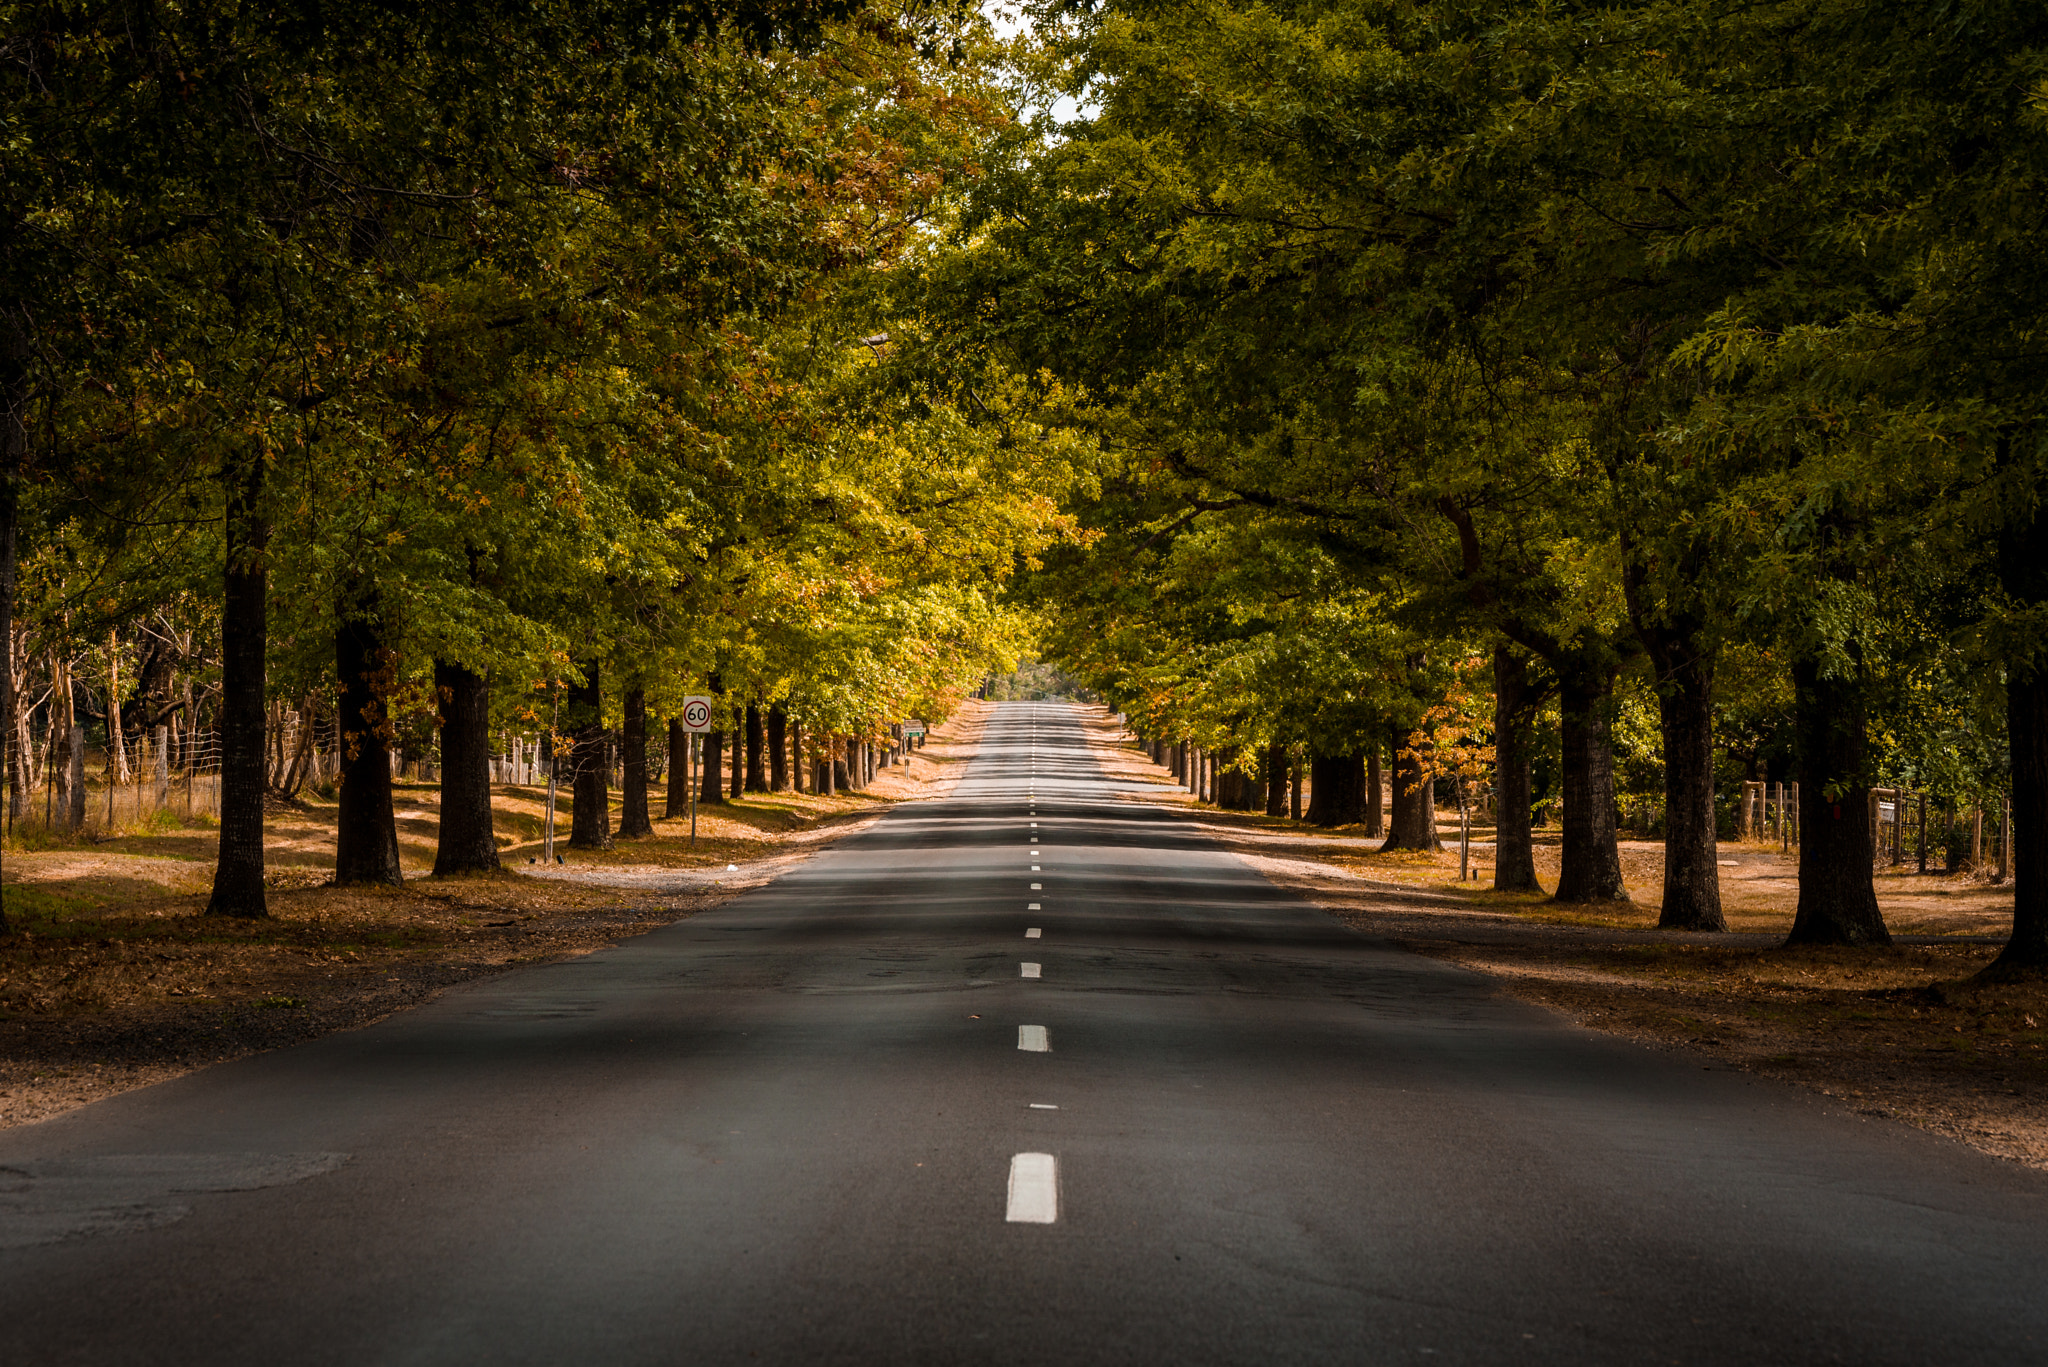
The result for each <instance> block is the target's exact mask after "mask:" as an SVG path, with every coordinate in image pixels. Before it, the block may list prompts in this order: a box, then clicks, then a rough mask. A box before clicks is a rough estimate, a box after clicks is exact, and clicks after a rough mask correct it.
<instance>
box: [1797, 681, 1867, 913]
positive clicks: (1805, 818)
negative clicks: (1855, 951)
mask: <svg viewBox="0 0 2048 1367" xmlns="http://www.w3.org/2000/svg"><path fill="white" fill-rule="evenodd" d="M1861 685H1862V680H1861V679H1860V678H1853V679H1840V678H1833V679H1830V678H1822V677H1821V672H1820V661H1819V660H1817V659H1814V658H1811V657H1808V658H1802V659H1797V660H1794V661H1793V662H1792V719H1793V728H1794V734H1795V736H1796V737H1797V741H1798V746H1799V907H1798V910H1797V911H1796V912H1794V913H1793V916H1792V933H1791V934H1790V935H1789V936H1787V937H1786V939H1785V943H1786V944H1788V945H1888V944H1890V943H1891V942H1892V937H1891V932H1890V931H1888V930H1886V929H1885V924H1884V915H1883V913H1882V912H1880V911H1879V910H1878V907H1877V889H1876V887H1875V885H1874V884H1873V883H1872V882H1871V861H1872V858H1873V856H1874V854H1875V849H1874V847H1873V846H1872V844H1871V840H1870V817H1869V810H1870V783H1869V778H1868V775H1867V774H1866V773H1865V771H1864V758H1863V744H1864V737H1863V689H1862V686H1861Z"/></svg>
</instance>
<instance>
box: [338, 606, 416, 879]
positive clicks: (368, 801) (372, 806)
mask: <svg viewBox="0 0 2048 1367" xmlns="http://www.w3.org/2000/svg"><path fill="white" fill-rule="evenodd" d="M335 618H336V621H335V626H334V667H335V673H336V674H337V675H338V676H339V677H340V680H341V705H340V713H341V810H340V813H339V815H338V816H337V818H336V826H337V829H336V831H335V837H334V881H335V883H336V884H337V885H340V886H344V887H345V886H347V885H349V884H352V883H372V884H384V885H387V886H390V887H398V886H400V885H402V884H403V883H404V882H405V873H404V871H403V870H401V869H400V868H399V865H398V822H397V816H396V814H395V813H394V812H393V811H392V807H391V718H390V716H389V714H388V713H387V711H386V705H385V704H386V699H388V698H389V697H390V696H391V692H392V689H393V688H394V687H395V686H396V685H397V672H398V670H397V665H398V657H397V653H396V652H395V651H393V650H392V649H391V647H390V646H389V645H387V644H386V643H385V639H384V631H385V626H384V609H383V603H382V602H381V600H380V599H379V596H378V593H377V590H376V588H375V587H374V586H369V585H357V586H354V588H353V591H351V592H347V593H344V594H343V596H342V599H341V601H340V602H339V603H338V604H337V605H336V607H335Z"/></svg>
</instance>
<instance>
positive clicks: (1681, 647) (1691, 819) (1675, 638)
mask: <svg viewBox="0 0 2048 1367" xmlns="http://www.w3.org/2000/svg"><path fill="white" fill-rule="evenodd" d="M1693 639H1694V638H1693V637H1691V636H1689V635H1684V636H1682V635H1680V634H1678V633H1676V632H1669V633H1666V632H1656V633H1651V634H1650V635H1649V636H1648V637H1647V639H1646V640H1645V642H1644V644H1645V645H1646V646H1648V648H1649V651H1650V658H1651V660H1652V661H1654V662H1655V664H1656V666H1657V675H1658V678H1657V713H1658V720H1659V722H1660V723H1661V725H1662V728H1663V732H1664V907H1663V910H1662V912H1661V913H1660V914H1659V915H1658V918H1657V925H1658V927H1659V928H1660V929H1663V930H1726V929H1728V922H1727V920H1726V918H1725V917H1723V916H1722V914H1721V868H1720V863H1719V856H1720V846H1719V845H1718V844H1717V843H1716V842H1715V838H1714V662H1713V661H1712V660H1711V659H1709V658H1707V657H1706V656H1704V655H1702V654H1701V653H1700V652H1699V651H1698V650H1697V649H1696V648H1694V645H1693Z"/></svg>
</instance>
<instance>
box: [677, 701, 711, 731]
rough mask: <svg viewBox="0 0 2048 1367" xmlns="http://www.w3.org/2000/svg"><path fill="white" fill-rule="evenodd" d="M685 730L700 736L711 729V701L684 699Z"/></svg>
mask: <svg viewBox="0 0 2048 1367" xmlns="http://www.w3.org/2000/svg"><path fill="white" fill-rule="evenodd" d="M683 729H684V730H685V731H690V732H694V733H696V734H698V735H702V734H703V733H704V732H706V731H709V730H710V729H711V699H709V698H684V699H683Z"/></svg>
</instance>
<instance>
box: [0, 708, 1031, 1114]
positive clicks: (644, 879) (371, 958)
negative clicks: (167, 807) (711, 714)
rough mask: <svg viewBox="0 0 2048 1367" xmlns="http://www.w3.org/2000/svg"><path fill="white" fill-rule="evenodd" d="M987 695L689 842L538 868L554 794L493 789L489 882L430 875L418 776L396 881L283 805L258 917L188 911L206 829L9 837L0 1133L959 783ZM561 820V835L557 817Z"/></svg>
mask: <svg viewBox="0 0 2048 1367" xmlns="http://www.w3.org/2000/svg"><path fill="white" fill-rule="evenodd" d="M989 706H990V705H989V704H986V703H976V702H969V703H966V704H964V705H963V706H962V707H961V709H960V710H959V711H958V712H957V713H955V715H954V716H953V717H952V718H951V719H950V720H949V721H948V722H947V723H946V724H945V725H944V726H941V727H938V728H935V729H934V731H933V733H932V734H931V736H930V737H929V739H928V741H927V744H926V745H925V747H924V748H923V749H921V750H918V751H915V752H913V753H912V755H911V756H910V759H909V762H908V763H906V764H901V765H895V766H891V767H890V768H888V769H884V770H882V771H881V773H880V774H879V775H878V776H877V778H876V781H875V782H874V783H873V784H872V785H870V787H869V788H868V789H867V790H866V791H865V792H862V793H858V794H850V795H841V796H837V797H832V798H820V797H814V796H808V795H801V794H791V793H784V794H752V795H749V796H748V797H746V798H744V799H742V800H741V801H738V802H735V803H732V804H730V805H727V806H723V807H703V808H700V809H699V814H698V840H697V843H696V844H695V846H694V847H693V846H692V845H691V843H690V839H689V821H688V819H687V818H686V817H685V818H679V819H676V820H664V821H657V822H656V823H655V829H656V834H655V836H654V837H652V838H651V839H643V840H632V841H619V842H618V843H617V844H616V845H615V846H614V848H612V849H610V850H606V851H602V852H583V851H569V850H566V849H562V848H561V846H560V845H559V844H558V846H557V849H558V851H560V852H561V853H562V855H563V858H564V862H563V863H562V864H560V865H556V866H543V865H541V864H540V863H539V862H538V859H539V851H540V848H541V844H540V836H541V825H542V819H543V816H544V814H545V806H546V794H545V791H544V790H539V789H530V788H499V789H496V790H495V795H494V799H493V801H494V807H495V809H496V826H497V830H498V832H499V834H500V845H501V849H500V855H501V857H502V858H503V859H504V860H505V865H506V868H505V872H503V873H501V874H498V875H496V876H479V877H466V878H449V879H437V878H432V877H428V876H427V870H428V869H429V868H430V867H431V866H432V863H433V853H434V842H435V839H436V838H437V835H438V811H437V808H438V794H437V793H436V791H435V790H434V789H432V788H431V787H428V786H425V785H404V786H402V788H401V792H400V796H401V802H400V815H399V828H400V842H401V855H402V859H403V862H404V864H405V867H406V872H407V880H406V883H405V886H404V887H402V888H334V887H330V886H325V884H326V882H327V877H328V873H329V871H330V870H331V869H332V866H333V858H334V809H333V807H332V806H322V805H319V804H307V805H305V806H303V807H280V808H278V809H276V810H275V811H274V812H273V813H272V818H271V820H270V823H269V838H268V841H267V849H266V854H267V859H268V863H269V865H270V869H271V872H270V875H269V878H268V882H269V884H270V886H271V889H272V891H271V894H270V899H269V901H270V912H271V915H270V918H269V919H268V920H261V921H239V920H230V919H228V918H224V917H208V916H204V915H201V914H200V912H201V910H202V909H203V907H204V906H205V902H206V893H207V890H208V888H209V886H210V882H211V878H212V866H213V859H214V853H215V849H216V846H217V837H216V835H215V834H214V833H213V831H212V830H211V829H209V828H208V827H207V826H205V825H200V824H191V825H185V826H178V827H157V828H152V829H150V830H146V831H141V832H136V833H133V834H129V835H123V836H119V837H117V838H114V839H108V840H104V841H101V842H99V843H96V844H74V845H68V846H67V845H62V844H45V845H43V846H42V847H40V848H21V847H17V846H15V845H11V844H10V845H8V846H7V847H6V848H5V859H4V862H0V893H4V895H5V898H6V904H7V915H8V917H9V919H10V920H11V921H12V922H13V923H14V927H15V929H16V931H17V933H16V934H14V935H13V936H10V937H8V938H7V939H5V940H0V1126H5V1125H20V1124H26V1123H29V1122H32V1121H36V1120H42V1119H45V1118H47V1117H49V1116H53V1115H56V1114H59V1113H60V1112H63V1111H67V1110H70V1109H72V1108H73V1107H76V1106H82V1105H85V1104H86V1103H87V1102H90V1101H95V1100H98V1099H99V1098H101V1097H104V1096H109V1095H112V1094H113V1093H116V1092H120V1091H125V1090H127V1089H128V1088H131V1087H140V1086H146V1085H148V1084H150V1083H153V1082H160V1081H162V1080H164V1079H166V1078H171V1077H176V1076H177V1075H179V1074H180V1073H184V1072H189V1071H190V1070H192V1069H194V1068H199V1067H204V1066H206V1065H207V1064H211V1063H218V1062H223V1061H225V1060H227V1059H230V1058H236V1057H239V1056H241V1055H244V1054H248V1053H252V1052H255V1051H258V1050H262V1049H272V1048H277V1047H279V1046H282V1045H286V1044H294V1043H297V1042H299V1041H302V1040H307V1039H312V1038H315V1037H317V1036H320V1035H324V1034H328V1033H330V1032H332V1031H335V1030H343V1029H349V1028H351V1027H354V1026H358V1025H366V1024H368V1023H370V1022H371V1021H375V1020H378V1019H380V1018H382V1017H384V1016H387V1015H389V1014H391V1013H392V1012H394V1011H398V1010H402V1009H404V1008H406V1007H409V1006H416V1005H418V1004H419V1003H421V1002H424V1001H426V1000H428V999H429V998H431V997H433V996H434V995H435V994H436V993H438V992H439V991H440V990H441V989H443V988H445V987H448V986H450V985H452V984H455V983H460V982H465V981H468V980H470V979H472V978H477V977H481V976H484V975H486V974H490V973H497V972H503V971H504V970H506V969H508V968H512V967H515V966H518V965H521V964H531V963H542V962H547V961H549V960H553V959H560V958H566V957H571V956H574V955H579V954H587V953H589V952H590V951H591V950H593V949H598V948H601V947H603V946H605V945H609V944H614V943H616V942H617V941H619V940H620V939H622V938H625V937H627V936H631V935H637V934H640V933H643V932H645V931H648V930H652V929H654V928H656V927H658V926H662V925H666V924H669V923H670V922H673V921H677V920H681V919H683V918H685V917H687V916H690V915H693V914H695V913H696V912H699V911H703V910H705V909H706V908H709V907H712V906H715V905H717V904H718V903H719V902H721V901H723V900H725V899H726V898H727V897H730V896H732V895H733V894H734V893H736V892H739V891H741V890H743V889H745V888H748V887H753V886H757V885H759V884H760V883H762V882H765V881H767V880H768V879H769V878H772V877H774V876H775V875H776V874H777V873H779V872H780V871H781V870H782V869H783V868H785V867H787V866H788V865H789V864H790V863H793V862H795V861H796V860H799V859H802V858H804V857H806V856H807V855H808V854H810V853H812V852H815V851H816V850H817V849H818V848H820V847H822V846H823V845H826V844H829V843H831V842H832V841H834V840H837V839H840V838H842V837H844V836H845V835H847V834H848V833H850V832H852V831H856V830H859V829H861V828H862V827H864V826H866V825H867V824H869V823H870V822H872V821H873V820H874V819H875V818H876V817H877V816H879V815H880V814H881V812H883V811H884V810H886V809H887V807H888V806H889V805H891V804H892V803H895V802H899V801H903V800H905V799H908V798H913V797H925V796H936V795H940V794H943V793H944V792H946V791H947V790H949V789H950V788H951V787H952V785H953V784H954V783H955V782H957V781H958V777H959V775H960V773H961V772H962V771H963V770H964V768H965V765H966V761H967V759H968V758H969V757H970V756H971V755H972V753H973V750H974V746H975V744H976V742H977V741H978V740H979V738H980V735H981V730H982V726H983V724H984V720H985V717H986V714H987V712H988V710H989ZM654 800H655V801H656V802H657V803H658V802H659V800H660V799H659V797H658V796H657V797H656V798H655V799H654ZM613 824H614V826H616V825H617V821H616V816H615V817H614V821H613ZM558 832H559V834H560V837H561V839H562V840H566V839H567V815H566V812H564V813H563V814H562V816H561V818H560V825H559V826H558Z"/></svg>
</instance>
